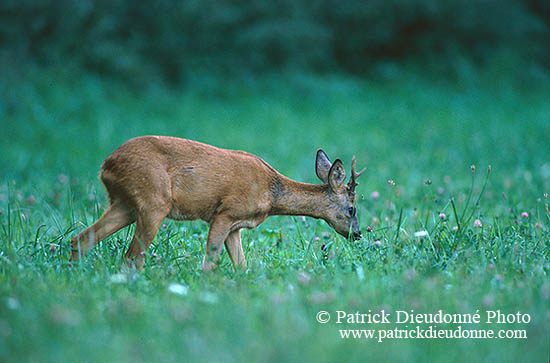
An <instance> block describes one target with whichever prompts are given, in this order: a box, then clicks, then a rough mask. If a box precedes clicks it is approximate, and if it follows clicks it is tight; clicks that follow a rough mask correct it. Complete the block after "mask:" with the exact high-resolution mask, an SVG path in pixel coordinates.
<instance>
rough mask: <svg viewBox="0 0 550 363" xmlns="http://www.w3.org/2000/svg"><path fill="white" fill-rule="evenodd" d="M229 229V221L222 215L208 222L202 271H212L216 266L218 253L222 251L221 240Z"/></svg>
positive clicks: (225, 236) (227, 233) (223, 239)
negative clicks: (208, 227) (208, 228)
mask: <svg viewBox="0 0 550 363" xmlns="http://www.w3.org/2000/svg"><path fill="white" fill-rule="evenodd" d="M230 229H231V223H230V221H229V220H227V219H226V218H223V217H216V218H215V219H214V220H213V221H212V223H210V230H209V231H208V240H207V242H206V255H205V256H204V261H203V263H202V270H203V271H204V272H209V271H212V270H213V269H214V268H215V267H216V264H217V262H218V259H219V258H220V253H221V252H222V245H223V242H224V241H225V239H226V238H227V236H228V235H229V232H230Z"/></svg>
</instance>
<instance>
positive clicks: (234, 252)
mask: <svg viewBox="0 0 550 363" xmlns="http://www.w3.org/2000/svg"><path fill="white" fill-rule="evenodd" d="M225 249H226V250H227V253H228V254H229V258H230V259H231V263H232V264H233V270H235V272H236V271H237V269H241V270H242V271H246V259H245V258H244V253H243V245H242V242H241V232H240V230H237V231H233V232H231V233H229V235H228V236H227V238H226V239H225Z"/></svg>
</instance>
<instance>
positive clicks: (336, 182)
mask: <svg viewBox="0 0 550 363" xmlns="http://www.w3.org/2000/svg"><path fill="white" fill-rule="evenodd" d="M345 180H346V171H345V170H344V164H342V160H340V159H336V160H335V161H334V164H332V167H331V168H330V170H329V172H328V184H329V185H330V188H331V189H332V190H333V191H340V190H341V189H342V188H343V187H344V182H345Z"/></svg>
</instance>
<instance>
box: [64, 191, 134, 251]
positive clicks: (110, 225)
mask: <svg viewBox="0 0 550 363" xmlns="http://www.w3.org/2000/svg"><path fill="white" fill-rule="evenodd" d="M133 222H134V220H133V216H132V210H131V209H129V208H127V207H126V206H124V205H123V204H122V203H118V202H116V201H115V202H113V203H111V205H110V206H109V207H108V208H107V209H106V210H105V212H104V213H103V215H102V216H101V217H100V218H99V219H98V220H97V221H96V222H95V223H94V224H92V225H91V226H90V227H88V228H86V229H85V230H84V231H82V232H81V233H80V234H79V235H78V236H75V237H73V238H72V239H71V259H70V261H77V260H78V259H79V258H80V257H82V256H85V255H86V253H87V252H88V251H89V250H90V249H91V248H92V247H94V246H95V245H96V244H97V243H98V242H99V241H102V240H104V239H105V238H107V237H109V236H110V235H112V234H113V233H115V232H117V231H118V230H120V229H122V228H124V227H126V226H127V225H129V224H131V223H133Z"/></svg>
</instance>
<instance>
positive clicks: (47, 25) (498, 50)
mask: <svg viewBox="0 0 550 363" xmlns="http://www.w3.org/2000/svg"><path fill="white" fill-rule="evenodd" d="M549 44H550V2H549V1H546V0H523V1H520V0H517V1H514V0H504V1H501V0H475V1H472V0H369V1H361V0H349V1H344V2H342V1H335V0H319V1H303V2H302V1H292V0H281V1H271V0H254V1H239V0H237V1H226V0H221V1H220V0H216V1H211V0H205V1H171V0H162V1H159V0H156V1H143V2H142V1H129V0H109V1H105V0H100V1H86V0H55V1H54V0H33V1H29V0H4V1H2V2H1V4H0V56H1V58H0V59H2V64H1V66H2V68H4V72H5V71H6V70H8V68H11V71H13V70H14V69H18V68H19V67H20V66H21V65H22V64H26V63H29V62H32V63H38V64H41V65H44V64H45V65H58V66H63V67H76V68H79V69H81V68H83V69H84V70H86V71H90V72H97V73H100V74H103V75H108V76H113V77H116V78H120V79H123V80H126V81H129V82H131V83H135V84H137V85H142V84H147V83H150V82H158V81H160V82H166V83H169V84H172V85H181V84H186V82H187V81H188V80H189V78H192V77H193V75H194V74H195V73H196V72H201V73H207V74H211V75H212V74H213V75H216V76H221V77H225V76H232V77H233V76H235V75H236V76H243V75H244V76H249V75H254V76H256V75H259V74H264V73H272V72H279V71H281V70H284V71H288V70H290V71H298V72H302V71H304V70H306V71H307V72H314V73H335V72H336V73H339V72H346V73H351V74H357V75H361V76H370V77H376V76H379V75H381V74H382V75H383V73H384V69H385V68H384V67H380V65H386V64H395V63H397V64H403V63H406V64H414V65H418V66H419V67H420V68H421V69H422V70H425V71H427V72H429V73H434V74H436V75H437V76H438V77H441V76H446V77H449V78H452V77H455V76H456V74H457V73H460V67H461V64H462V62H463V60H464V59H466V60H468V61H471V62H473V63H474V64H476V65H480V66H483V65H484V64H485V63H486V62H488V61H491V62H495V59H496V62H497V63H499V62H509V61H510V58H513V61H514V62H515V63H517V64H521V66H522V67H523V68H525V69H524V70H523V71H525V72H527V71H531V70H532V69H533V68H536V69H537V70H539V71H540V70H547V69H548V68H549V66H550V51H549V48H548V45H549Z"/></svg>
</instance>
